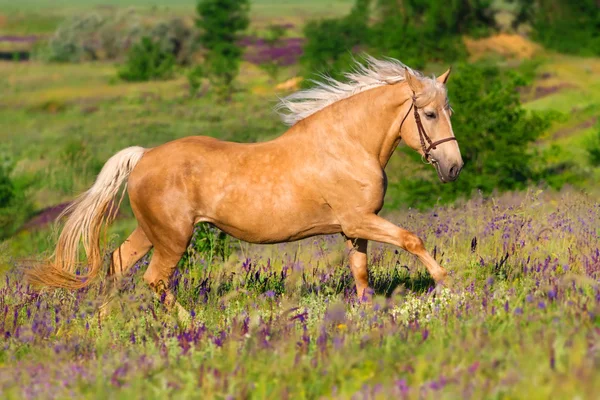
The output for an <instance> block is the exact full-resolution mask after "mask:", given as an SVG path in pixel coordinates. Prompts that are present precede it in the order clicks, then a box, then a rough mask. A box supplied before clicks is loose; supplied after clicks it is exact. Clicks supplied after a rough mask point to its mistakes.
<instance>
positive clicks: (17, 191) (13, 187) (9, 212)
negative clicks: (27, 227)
mask: <svg viewBox="0 0 600 400" xmlns="http://www.w3.org/2000/svg"><path fill="white" fill-rule="evenodd" d="M25 188H26V185H25V184H24V183H23V182H19V181H14V180H13V179H11V177H10V168H7V167H5V166H3V165H0V240H2V239H6V238H7V237H9V236H11V235H12V234H13V233H15V232H16V231H17V229H18V228H19V227H20V226H21V225H22V224H23V223H24V222H25V220H26V219H27V218H28V217H29V216H30V215H31V212H32V207H31V204H30V202H29V201H28V200H27V198H26V196H25Z"/></svg>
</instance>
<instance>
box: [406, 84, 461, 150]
mask: <svg viewBox="0 0 600 400" xmlns="http://www.w3.org/2000/svg"><path fill="white" fill-rule="evenodd" d="M411 110H413V112H414V114H415V123H416V124H417V131H419V140H420V141H421V149H422V150H423V156H424V157H425V160H427V161H428V162H430V161H429V158H430V156H431V154H430V152H431V150H435V149H436V148H437V146H438V145H440V144H442V143H446V142H451V141H453V140H456V141H458V140H457V139H456V138H455V137H454V136H450V137H447V138H444V139H440V140H437V141H435V142H433V141H432V140H431V138H430V137H429V135H427V132H425V127H424V126H423V123H422V122H421V116H420V115H419V111H418V107H417V96H416V95H415V92H413V96H412V104H411V105H410V108H409V109H408V112H407V113H406V115H405V116H404V119H403V120H402V124H401V125H400V129H402V125H404V121H405V120H406V117H408V114H410V111H411ZM425 142H427V144H428V145H429V146H427V145H426V144H425ZM434 161H435V160H434Z"/></svg>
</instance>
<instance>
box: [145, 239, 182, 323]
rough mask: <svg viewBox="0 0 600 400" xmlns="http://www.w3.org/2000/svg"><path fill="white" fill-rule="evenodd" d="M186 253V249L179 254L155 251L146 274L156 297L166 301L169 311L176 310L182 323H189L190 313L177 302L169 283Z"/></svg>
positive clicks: (146, 279)
mask: <svg viewBox="0 0 600 400" xmlns="http://www.w3.org/2000/svg"><path fill="white" fill-rule="evenodd" d="M184 251H185V247H184V248H183V251H181V252H177V253H170V252H168V251H164V250H163V251H159V250H158V248H157V249H155V251H154V254H153V256H152V260H151V261H150V265H149V266H148V269H147V270H146V273H145V274H144V280H145V281H146V283H148V284H149V285H150V287H151V288H152V290H153V291H154V293H155V295H156V296H157V297H158V298H159V299H161V301H164V304H165V306H166V307H167V309H168V310H172V309H173V308H175V310H176V311H177V316H178V318H179V319H180V320H181V321H182V322H188V320H189V318H190V315H189V313H188V312H187V311H186V310H185V309H184V308H183V306H181V304H179V303H178V302H177V301H176V299H175V296H174V295H173V293H172V292H171V291H170V290H169V282H170V280H171V277H172V276H173V273H174V272H175V269H176V267H177V263H178V262H179V260H180V259H181V256H182V255H183V252H184Z"/></svg>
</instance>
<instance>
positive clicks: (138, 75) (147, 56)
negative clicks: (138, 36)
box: [119, 37, 175, 81]
mask: <svg viewBox="0 0 600 400" xmlns="http://www.w3.org/2000/svg"><path fill="white" fill-rule="evenodd" d="M174 66H175V57H174V56H173V55H172V54H171V53H169V52H167V51H166V50H164V49H163V48H162V47H161V46H160V44H159V43H158V42H156V41H153V40H152V39H150V38H149V37H143V38H142V40H141V41H140V42H139V43H138V44H136V45H134V46H133V47H132V48H131V50H130V51H129V54H128V57H127V63H126V64H125V65H124V66H123V67H122V68H121V70H120V71H119V78H121V79H123V80H126V81H149V80H160V79H169V78H171V77H172V76H173V68H174Z"/></svg>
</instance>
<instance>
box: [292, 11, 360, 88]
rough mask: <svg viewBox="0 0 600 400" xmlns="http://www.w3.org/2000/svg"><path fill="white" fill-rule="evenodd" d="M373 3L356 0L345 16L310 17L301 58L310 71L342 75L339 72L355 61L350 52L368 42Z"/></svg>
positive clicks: (310, 72)
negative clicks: (370, 12) (312, 18)
mask: <svg viewBox="0 0 600 400" xmlns="http://www.w3.org/2000/svg"><path fill="white" fill-rule="evenodd" d="M370 3H371V2H370V0H357V1H356V3H355V5H354V7H353V9H352V11H351V12H350V14H349V15H347V16H346V17H344V18H331V19H325V20H321V21H311V22H309V23H308V24H307V25H306V26H305V28H304V36H305V37H306V44H305V46H304V55H303V56H302V59H301V61H302V64H303V66H304V69H305V71H306V74H307V75H311V74H315V73H317V74H327V75H331V76H333V77H334V78H341V76H340V72H341V71H345V70H347V67H348V66H349V65H351V63H352V55H351V52H352V51H353V50H356V49H357V48H359V47H361V46H365V45H367V44H368V42H369V37H370V27H369V26H368V20H369V6H370Z"/></svg>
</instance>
